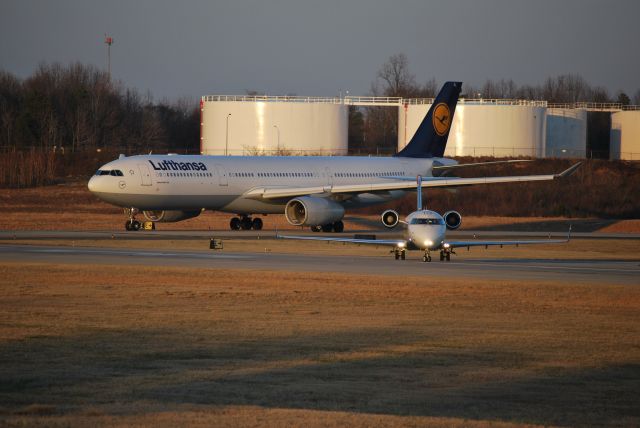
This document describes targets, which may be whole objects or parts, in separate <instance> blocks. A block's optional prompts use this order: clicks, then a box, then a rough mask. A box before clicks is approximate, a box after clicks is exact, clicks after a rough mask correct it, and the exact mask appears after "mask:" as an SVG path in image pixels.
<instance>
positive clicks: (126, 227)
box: [124, 220, 131, 230]
mask: <svg viewBox="0 0 640 428" xmlns="http://www.w3.org/2000/svg"><path fill="white" fill-rule="evenodd" d="M124 228H125V230H131V221H130V220H127V221H125V222H124Z"/></svg>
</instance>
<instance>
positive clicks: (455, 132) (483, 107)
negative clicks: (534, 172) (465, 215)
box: [398, 100, 546, 157]
mask: <svg viewBox="0 0 640 428" xmlns="http://www.w3.org/2000/svg"><path fill="white" fill-rule="evenodd" d="M404 101H405V104H404V105H403V106H401V107H400V110H399V120H398V150H401V149H402V148H403V147H404V146H405V145H406V144H407V143H408V142H409V141H410V140H411V137H413V134H414V133H415V131H416V129H418V126H419V125H420V122H422V119H424V116H425V115H426V113H427V110H428V109H429V107H431V104H429V103H421V102H420V100H404ZM545 116H546V103H544V102H539V101H520V100H473V101H465V100H460V101H459V102H458V106H457V107H456V111H455V115H454V118H453V126H452V128H451V132H450V133H449V140H448V142H447V148H446V150H445V153H444V154H445V156H494V157H518V156H526V157H544V156H545V140H546V132H545V127H546V117H545Z"/></svg>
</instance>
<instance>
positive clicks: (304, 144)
mask: <svg viewBox="0 0 640 428" xmlns="http://www.w3.org/2000/svg"><path fill="white" fill-rule="evenodd" d="M201 110H202V124H201V133H200V138H201V145H200V147H201V152H202V153H203V154H208V155H225V154H228V155H234V156H235V155H257V154H260V155H276V154H292V155H318V154H321V155H346V154H347V143H348V129H347V128H348V108H347V105H345V104H344V103H343V102H342V100H341V99H339V98H304V97H270V96H219V95H215V96H205V97H202V101H201Z"/></svg>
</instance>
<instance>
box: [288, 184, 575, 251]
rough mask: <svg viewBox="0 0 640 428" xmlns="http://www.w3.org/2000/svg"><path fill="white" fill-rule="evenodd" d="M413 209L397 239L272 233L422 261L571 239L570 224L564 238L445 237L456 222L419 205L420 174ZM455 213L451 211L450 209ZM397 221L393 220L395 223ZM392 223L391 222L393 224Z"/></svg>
mask: <svg viewBox="0 0 640 428" xmlns="http://www.w3.org/2000/svg"><path fill="white" fill-rule="evenodd" d="M417 190H418V191H417V204H416V205H417V210H416V211H414V212H412V213H411V214H409V215H408V216H407V217H406V218H405V220H404V221H403V222H401V223H403V224H404V225H405V226H406V228H405V229H404V237H403V238H401V239H358V238H353V239H352V238H337V237H336V238H334V237H323V236H291V235H278V234H277V232H276V238H278V239H298V240H308V241H333V242H348V243H351V244H371V245H382V246H391V247H392V248H393V249H392V251H391V252H392V253H394V255H395V257H396V260H398V259H402V260H404V259H405V256H406V254H405V252H406V250H420V251H424V255H423V256H422V261H424V262H430V261H431V251H440V261H443V260H446V261H449V260H451V254H455V251H454V250H455V249H456V248H460V247H467V248H469V247H478V246H483V247H485V248H486V247H489V246H492V245H493V246H495V245H500V246H501V247H502V246H503V245H515V246H518V245H531V244H559V243H565V242H569V240H570V239H571V226H569V234H568V236H567V239H562V240H560V239H545V240H532V241H480V240H476V239H474V240H471V241H453V240H448V239H447V238H446V232H447V229H457V227H458V225H459V224H458V225H454V226H453V227H451V226H449V224H448V223H447V221H445V218H444V217H443V216H441V215H440V214H438V213H437V212H435V211H431V210H428V209H426V208H425V209H423V208H422V177H420V176H418V178H417ZM450 212H455V211H450ZM386 215H388V214H387V212H385V213H383V214H382V222H383V224H384V225H385V226H387V227H389V225H388V222H387V221H385V216H386ZM396 217H397V214H396ZM396 224H397V223H396ZM394 226H395V225H394ZM391 227H393V226H391Z"/></svg>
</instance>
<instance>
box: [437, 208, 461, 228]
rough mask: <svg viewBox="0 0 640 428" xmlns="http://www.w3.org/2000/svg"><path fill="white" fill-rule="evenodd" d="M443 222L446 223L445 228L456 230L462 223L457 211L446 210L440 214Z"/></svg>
mask: <svg viewBox="0 0 640 428" xmlns="http://www.w3.org/2000/svg"><path fill="white" fill-rule="evenodd" d="M442 218H443V219H444V224H446V225H447V229H449V230H456V229H457V228H459V227H460V225H461V224H462V216H461V215H460V213H459V212H458V211H447V212H446V213H444V215H443V216H442Z"/></svg>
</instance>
